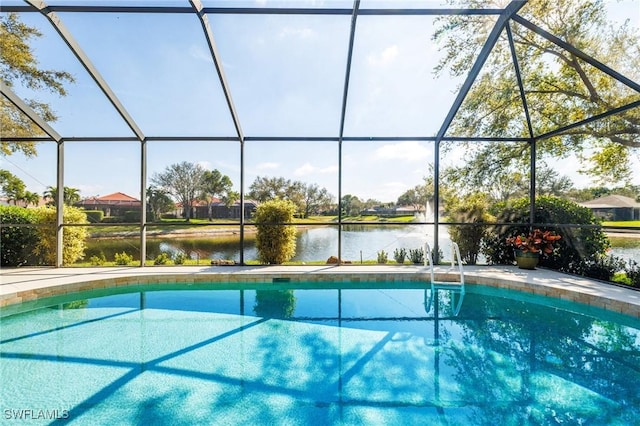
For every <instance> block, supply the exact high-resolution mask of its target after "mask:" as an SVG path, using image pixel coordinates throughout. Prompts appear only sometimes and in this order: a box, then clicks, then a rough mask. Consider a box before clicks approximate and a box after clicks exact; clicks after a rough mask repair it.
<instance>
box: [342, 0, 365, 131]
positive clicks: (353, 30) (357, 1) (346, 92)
mask: <svg viewBox="0 0 640 426" xmlns="http://www.w3.org/2000/svg"><path fill="white" fill-rule="evenodd" d="M359 8H360V0H355V1H354V3H353V12H352V14H351V30H350V32H349V48H348V50H347V68H346V70H345V73H344V90H343V91H342V109H341V110H340V133H339V136H338V138H339V140H342V137H343V136H344V121H345V115H346V113H347V97H348V95H349V80H350V79H351V60H352V58H353V43H354V40H355V38H356V20H357V18H358V9H359Z"/></svg>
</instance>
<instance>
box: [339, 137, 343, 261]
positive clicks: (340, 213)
mask: <svg viewBox="0 0 640 426" xmlns="http://www.w3.org/2000/svg"><path fill="white" fill-rule="evenodd" d="M338 262H339V263H342V138H340V140H339V141H338Z"/></svg>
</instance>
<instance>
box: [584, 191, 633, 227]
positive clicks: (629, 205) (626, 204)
mask: <svg viewBox="0 0 640 426" xmlns="http://www.w3.org/2000/svg"><path fill="white" fill-rule="evenodd" d="M580 205H581V206H584V207H587V208H588V209H590V210H591V211H592V212H593V214H594V215H596V216H598V217H601V218H603V219H605V220H614V221H621V220H640V203H639V202H637V201H636V200H634V199H633V198H629V197H625V196H622V195H607V196H605V197H600V198H596V199H595V200H591V201H586V202H584V203H580Z"/></svg>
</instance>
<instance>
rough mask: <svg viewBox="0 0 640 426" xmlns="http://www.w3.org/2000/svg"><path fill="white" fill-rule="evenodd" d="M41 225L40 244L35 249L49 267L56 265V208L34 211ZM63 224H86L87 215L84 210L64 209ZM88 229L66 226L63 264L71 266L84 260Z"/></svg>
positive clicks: (63, 240) (63, 236) (63, 238)
mask: <svg viewBox="0 0 640 426" xmlns="http://www.w3.org/2000/svg"><path fill="white" fill-rule="evenodd" d="M33 210H34V214H35V215H36V217H37V221H38V223H39V224H42V225H45V226H42V227H38V228H37V230H36V232H37V234H38V242H37V244H36V247H35V249H34V253H35V254H36V255H39V256H42V258H43V260H44V262H45V263H46V264H47V265H55V264H56V255H57V250H56V216H57V211H56V208H55V207H49V206H47V207H39V208H37V209H33ZM62 216H63V222H64V223H65V224H86V223H88V222H87V215H86V214H85V213H84V210H82V209H79V208H77V207H70V206H64V207H63V212H62ZM87 234H88V232H87V228H86V227H85V226H65V227H63V229H62V264H63V265H70V264H72V263H73V262H75V261H77V260H80V259H82V258H84V251H85V249H86V244H85V240H86V238H87Z"/></svg>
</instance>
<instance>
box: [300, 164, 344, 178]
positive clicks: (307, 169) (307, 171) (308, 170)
mask: <svg viewBox="0 0 640 426" xmlns="http://www.w3.org/2000/svg"><path fill="white" fill-rule="evenodd" d="M337 172H338V166H328V167H315V166H312V165H311V164H310V163H305V164H303V165H302V166H300V167H298V168H297V169H295V170H294V172H293V174H294V175H295V176H308V175H311V174H317V173H319V174H327V173H337Z"/></svg>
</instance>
